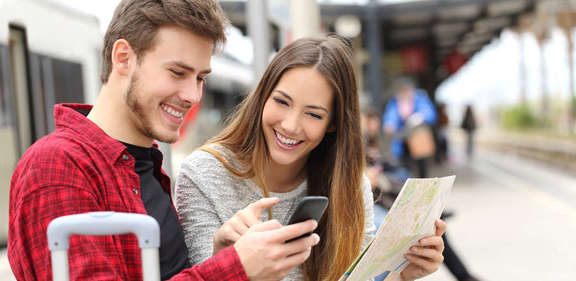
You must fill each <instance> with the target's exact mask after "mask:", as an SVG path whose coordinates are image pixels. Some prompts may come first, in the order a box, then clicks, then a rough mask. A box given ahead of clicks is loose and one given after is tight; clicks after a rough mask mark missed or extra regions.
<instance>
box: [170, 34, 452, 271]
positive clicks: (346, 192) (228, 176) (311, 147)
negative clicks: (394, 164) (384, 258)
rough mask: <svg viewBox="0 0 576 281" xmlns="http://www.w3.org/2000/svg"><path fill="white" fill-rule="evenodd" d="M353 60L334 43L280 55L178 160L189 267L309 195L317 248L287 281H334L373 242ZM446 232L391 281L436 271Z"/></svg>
mask: <svg viewBox="0 0 576 281" xmlns="http://www.w3.org/2000/svg"><path fill="white" fill-rule="evenodd" d="M351 58H352V51H351V49H350V46H349V42H347V41H346V40H345V39H344V38H342V37H340V36H337V35H331V36H328V37H327V38H319V39H316V38H306V39H300V40H297V41H295V42H293V43H291V44H290V45H287V46H286V47H284V48H282V49H281V50H280V51H279V52H278V54H277V55H276V57H275V58H274V59H273V60H272V62H271V63H270V65H269V66H268V68H267V70H266V72H265V73H264V75H263V77H262V79H261V80H260V82H259V83H258V85H257V88H256V89H255V90H254V92H253V93H251V94H250V95H249V96H248V97H247V98H246V99H245V100H244V101H243V102H242V104H241V106H240V107H239V109H238V111H237V112H236V114H235V115H234V116H233V118H232V119H231V122H230V124H229V125H228V127H227V128H226V129H224V131H223V132H222V133H221V134H220V135H218V136H216V137H215V138H213V139H212V140H210V141H209V142H208V143H207V144H206V145H205V146H203V147H201V148H200V149H199V150H197V151H195V152H193V153H192V154H191V155H189V156H188V157H187V158H186V159H185V160H184V162H183V164H182V166H181V168H180V172H179V175H178V178H177V182H176V206H177V211H178V213H179V216H180V219H181V221H182V223H183V226H184V232H185V235H186V242H187V244H188V246H189V248H190V249H191V250H192V251H191V252H190V253H191V255H190V259H191V260H192V261H193V262H200V261H202V260H205V259H208V258H210V257H211V256H212V255H214V254H217V253H218V252H219V251H220V249H222V248H224V247H227V246H229V245H231V244H233V243H234V242H235V241H236V240H237V239H239V238H241V237H243V236H244V235H246V231H247V230H248V229H250V228H251V227H254V226H255V225H256V226H257V225H258V224H260V223H261V221H262V220H265V219H275V220H278V221H279V222H281V223H283V224H286V223H288V221H289V218H290V217H291V215H292V214H293V212H294V211H295V208H296V206H297V205H298V202H299V201H300V200H301V199H302V198H303V197H304V196H307V195H321V196H326V197H328V198H329V200H330V204H329V206H328V209H327V211H326V213H325V214H324V216H323V218H322V219H321V220H320V221H319V226H318V231H317V232H318V235H320V237H321V238H322V239H321V240H320V244H319V245H318V246H316V247H314V249H313V250H312V254H311V256H310V258H309V259H308V260H307V261H306V262H305V263H304V264H303V265H302V266H301V267H299V268H298V269H297V270H296V271H294V272H292V273H290V275H289V276H288V277H287V278H285V279H284V280H294V281H295V280H315V281H316V280H318V281H319V280H324V281H333V280H338V279H339V278H340V277H341V276H342V275H343V274H344V272H345V271H346V269H347V268H348V267H349V266H350V265H351V263H352V262H353V261H354V260H355V259H356V257H357V256H358V255H359V253H360V251H361V250H362V249H363V247H365V246H366V245H367V243H368V242H369V241H370V240H371V238H372V237H373V235H374V231H375V228H374V223H373V215H372V208H373V198H372V191H371V187H370V184H369V182H368V179H367V178H366V177H365V176H363V172H364V161H365V159H364V153H363V146H362V134H361V131H360V112H359V104H358V93H357V88H356V87H357V86H356V77H355V75H354V73H353V71H351V69H353V68H352V62H351ZM270 196H273V197H278V198H279V199H277V198H275V199H270V200H269V202H270V207H272V206H273V208H270V209H268V212H267V214H261V211H262V209H255V208H253V207H251V205H249V204H250V203H251V202H254V201H256V200H258V199H260V198H263V197H264V198H266V197H270ZM261 200H262V199H261ZM246 205H248V207H246ZM245 207H246V208H245ZM243 208H244V209H243ZM444 229H445V224H444V222H442V221H440V220H438V221H437V222H436V235H435V236H430V237H427V238H425V239H423V240H421V241H420V243H419V244H418V245H415V246H414V247H412V251H411V253H410V254H408V255H407V256H406V258H407V259H408V261H409V262H410V263H409V264H408V266H407V267H406V268H405V269H404V270H403V271H402V272H401V273H399V274H398V273H396V274H395V275H394V277H395V278H396V280H415V279H417V278H421V277H423V276H426V275H428V274H430V273H432V272H434V271H436V269H437V268H438V266H439V264H440V263H441V262H442V259H443V258H442V254H441V252H442V250H443V242H442V238H441V235H442V234H443V233H444ZM293 243H294V242H293Z"/></svg>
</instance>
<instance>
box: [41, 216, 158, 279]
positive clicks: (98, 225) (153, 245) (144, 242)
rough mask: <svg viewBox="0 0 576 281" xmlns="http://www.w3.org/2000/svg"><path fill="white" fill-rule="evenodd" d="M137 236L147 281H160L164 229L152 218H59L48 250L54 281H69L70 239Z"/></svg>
mask: <svg viewBox="0 0 576 281" xmlns="http://www.w3.org/2000/svg"><path fill="white" fill-rule="evenodd" d="M128 233H134V234H135V235H136V236H137V237H138V245H139V246H140V249H141V250H142V275H143V280H144V281H159V280H160V263H159V257H158V248H159V247H160V227H159V226H158V222H157V221H156V220H155V219H154V218H152V217H151V216H148V215H143V214H131V213H118V212H92V213H84V214H76V215H69V216H63V217H59V218H56V219H54V220H52V221H51V222H50V224H49V225H48V231H47V235H48V247H49V248H50V252H51V258H52V276H53V279H54V281H69V279H70V277H69V273H70V272H69V267H68V248H69V247H70V245H69V240H70V235H72V234H76V235H118V234H128Z"/></svg>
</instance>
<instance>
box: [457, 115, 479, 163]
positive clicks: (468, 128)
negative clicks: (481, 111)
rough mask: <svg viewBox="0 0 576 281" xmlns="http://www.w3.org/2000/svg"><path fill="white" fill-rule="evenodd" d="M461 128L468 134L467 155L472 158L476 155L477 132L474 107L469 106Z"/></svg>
mask: <svg viewBox="0 0 576 281" xmlns="http://www.w3.org/2000/svg"><path fill="white" fill-rule="evenodd" d="M460 128H462V130H464V132H466V155H468V158H472V156H473V154H474V132H475V131H476V117H475V116H474V110H473V109H472V105H467V106H466V109H465V110H464V116H463V117H462V123H461V124H460Z"/></svg>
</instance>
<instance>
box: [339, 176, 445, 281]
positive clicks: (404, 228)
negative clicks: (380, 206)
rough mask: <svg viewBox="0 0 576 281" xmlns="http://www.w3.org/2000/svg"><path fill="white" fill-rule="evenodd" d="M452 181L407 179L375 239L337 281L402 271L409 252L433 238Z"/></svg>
mask: <svg viewBox="0 0 576 281" xmlns="http://www.w3.org/2000/svg"><path fill="white" fill-rule="evenodd" d="M455 178H456V177H455V176H449V177H444V178H429V179H408V180H407V181H406V183H405V184H404V186H403V187H402V190H401V191H400V194H398V197H397V198H396V200H395V201H394V204H393V205H392V208H391V209H390V211H389V212H388V215H386V218H385V220H384V222H383V223H382V226H380V229H378V232H376V236H375V237H374V239H373V240H372V241H371V242H370V244H369V245H368V246H367V247H366V249H364V251H363V252H362V253H361V254H360V255H359V257H358V258H357V260H356V261H355V262H354V263H353V264H352V265H351V266H350V268H349V269H348V270H347V272H346V273H345V274H344V275H343V276H342V277H341V278H340V280H339V281H366V280H369V279H371V278H374V277H376V276H378V275H380V274H382V273H384V272H387V271H388V272H391V271H401V270H402V269H403V268H404V266H405V265H406V264H407V261H406V259H405V258H404V255H405V254H407V253H408V252H409V248H410V247H411V246H413V245H416V244H418V240H419V239H421V238H424V237H426V236H430V235H433V234H434V232H435V229H436V226H435V225H434V222H435V221H436V219H438V218H439V217H440V215H441V214H442V211H443V210H444V207H445V206H446V202H447V199H448V195H449V194H450V190H451V189H452V185H453V184H454V179H455Z"/></svg>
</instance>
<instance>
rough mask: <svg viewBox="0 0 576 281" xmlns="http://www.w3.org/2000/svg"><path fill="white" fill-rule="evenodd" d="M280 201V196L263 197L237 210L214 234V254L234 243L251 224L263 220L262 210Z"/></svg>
mask: <svg viewBox="0 0 576 281" xmlns="http://www.w3.org/2000/svg"><path fill="white" fill-rule="evenodd" d="M278 201H279V199H278V198H262V199H260V200H258V201H256V202H254V203H252V204H250V205H248V206H247V207H246V208H244V209H242V210H240V211H238V212H236V214H234V216H233V217H232V218H230V219H229V220H228V221H226V222H225V223H224V224H223V225H222V226H221V227H220V229H218V231H216V233H215V234H214V250H213V255H215V254H216V253H218V252H219V251H220V250H222V249H224V248H226V247H228V246H232V245H234V243H236V241H237V240H238V239H239V238H240V236H242V235H244V233H246V232H247V231H248V229H249V228H250V227H251V226H253V225H256V224H259V223H260V222H261V221H260V215H261V214H262V212H263V211H264V210H266V209H267V208H270V207H272V206H274V205H276V204H278Z"/></svg>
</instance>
